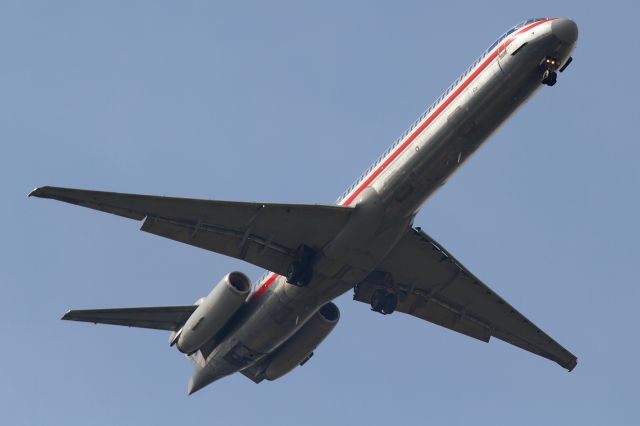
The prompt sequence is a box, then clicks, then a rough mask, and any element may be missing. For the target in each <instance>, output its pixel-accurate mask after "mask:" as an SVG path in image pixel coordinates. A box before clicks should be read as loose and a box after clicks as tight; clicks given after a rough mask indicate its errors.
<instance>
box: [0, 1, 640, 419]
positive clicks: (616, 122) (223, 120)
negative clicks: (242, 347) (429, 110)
mask: <svg viewBox="0 0 640 426" xmlns="http://www.w3.org/2000/svg"><path fill="white" fill-rule="evenodd" d="M232 3H233V5H231V6H228V5H223V4H213V2H199V1H190V2H167V1H153V2H152V1H144V2H142V1H139V2H131V1H111V2H89V1H76V2H68V1H61V2H48V1H44V2H27V1H4V2H2V3H1V4H0V39H1V40H2V42H1V43H0V57H1V58H2V62H1V66H0V138H1V141H2V147H3V154H2V156H1V157H0V186H1V188H2V195H3V201H2V209H1V210H0V215H1V218H2V224H3V231H2V234H3V235H2V239H1V241H2V242H1V243H0V258H1V259H2V260H1V269H0V279H1V283H2V285H1V287H0V315H1V317H0V318H1V319H2V321H0V327H1V335H2V348H3V350H2V351H0V372H1V379H0V413H2V421H3V423H5V424H12V425H45V424H65V425H69V426H71V425H82V426H87V425H114V424H118V425H120V424H121V425H132V424H156V425H176V424H220V425H222V424H230V423H231V422H235V423H237V424H256V423H260V424H265V425H272V424H273V425H276V424H277V425H287V424H306V425H327V424H338V425H341V424H354V423H355V424H358V423H359V424H365V423H366V424H368V425H389V424H409V423H412V424H451V425H464V424H505V425H506V424H514V423H516V424H520V425H539V424H548V423H551V424H581V425H602V424H615V425H630V424H637V421H638V408H637V403H638V396H639V395H640V390H639V387H640V385H639V382H640V373H639V371H640V369H639V367H638V363H637V358H638V349H639V347H640V346H639V343H638V325H639V320H638V314H637V311H638V302H639V301H640V286H639V285H638V284H639V283H638V276H637V265H638V247H640V232H639V231H638V218H639V217H640V193H639V191H638V187H639V185H640V172H639V168H638V166H637V163H638V160H637V159H638V157H639V155H640V145H639V144H638V120H639V118H640V117H639V114H638V110H639V107H638V96H639V93H638V84H637V82H636V81H635V74H636V71H637V69H638V68H639V64H638V55H637V51H638V43H639V41H640V40H639V37H638V35H637V17H638V10H637V9H635V8H631V7H630V6H628V5H630V4H632V2H624V3H623V2H620V4H616V2H583V1H571V2H569V1H534V2H527V3H526V4H527V5H526V6H524V5H522V4H524V3H522V2H517V3H518V5H516V2H512V1H504V2H493V1H485V2H474V3H472V2H469V3H466V2H459V1H447V2H395V1H394V2H386V3H381V2H341V1H337V2H333V1H323V2H317V3H316V4H315V5H308V4H305V5H302V4H301V2H296V1H292V2H279V1H269V2H260V1H257V2H232ZM538 16H568V17H571V18H573V19H575V20H576V21H577V23H578V25H579V27H580V39H579V42H578V48H577V50H576V51H575V54H574V57H575V61H574V62H573V64H572V66H571V67H570V68H569V69H568V70H567V72H566V73H564V74H562V75H561V76H560V77H561V78H560V79H559V82H558V84H557V85H556V86H555V87H553V88H548V87H544V88H542V90H541V91H540V92H539V93H538V94H537V95H536V96H535V98H534V99H532V100H531V101H530V102H529V103H527V104H526V105H525V106H524V107H523V108H522V109H521V110H520V111H519V112H518V113H517V114H516V115H515V116H514V117H513V118H512V119H511V120H510V121H509V122H508V123H507V124H506V125H505V126H503V127H502V128H501V129H500V131H499V132H497V133H496V134H495V135H494V136H493V137H492V138H491V139H490V140H489V141H488V142H487V144H486V145H485V146H484V147H483V148H482V149H481V150H480V151H479V152H478V153H477V154H476V155H475V156H474V157H473V158H472V159H471V160H470V161H469V162H468V163H467V164H466V165H465V166H464V167H463V169H462V170H461V171H460V172H459V173H457V174H456V175H455V177H454V178H452V179H451V180H450V181H449V183H448V184H447V185H446V186H445V187H444V188H443V189H442V190H441V191H439V192H438V193H437V194H436V195H435V196H434V197H433V198H432V199H430V200H429V202H428V203H427V205H426V206H425V207H424V209H423V210H422V211H421V213H420V214H419V215H418V217H417V218H416V225H419V226H422V227H423V228H424V229H425V230H426V231H427V232H428V233H430V234H432V235H433V236H434V237H435V238H436V239H438V240H439V241H440V242H441V243H442V244H443V245H444V246H445V247H447V248H448V249H449V250H450V251H451V252H452V253H453V254H454V255H456V256H457V257H458V258H459V259H460V260H461V261H462V262H463V263H464V264H465V265H466V266H467V267H468V268H469V269H471V270H472V271H473V272H474V273H475V274H477V275H478V276H479V277H480V278H481V279H483V280H484V281H485V282H486V283H487V284H488V285H490V286H491V287H493V288H494V289H495V290H496V291H497V292H499V293H500V294H501V295H502V296H504V297H505V298H506V299H507V300H508V301H510V302H511V303H512V304H514V305H515V306H516V307H517V308H518V309H520V310H521V311H522V312H523V313H525V314H526V315H527V316H529V318H531V319H532V320H534V321H535V322H536V323H537V324H538V325H539V326H540V327H542V328H543V329H544V330H545V331H547V332H548V333H549V334H551V335H552V336H553V337H554V338H556V339H557V340H558V341H559V342H561V343H562V344H563V345H566V347H567V348H569V349H570V350H571V351H573V352H574V353H575V354H576V355H577V356H578V359H579V363H578V367H577V368H576V369H575V370H574V372H572V373H567V372H566V371H564V370H563V369H562V368H561V367H559V366H557V365H555V364H554V363H552V362H550V361H547V360H544V359H542V358H538V357H536V356H533V355H531V354H529V353H527V352H524V351H522V350H519V349H516V348H514V347H511V346H509V345H507V344H504V343H502V342H500V341H492V342H491V343H490V344H484V343H482V342H477V341H475V340H473V339H469V338H467V337H464V336H461V335H458V334H456V333H452V332H449V331H447V330H444V329H441V328H439V327H437V326H434V325H431V324H430V323H426V322H422V321H419V320H417V319H414V318H411V317H407V316H403V315H401V314H398V315H392V316H390V317H382V316H380V315H377V314H374V313H372V312H370V311H369V309H368V307H367V306H366V305H364V304H359V303H356V302H353V301H351V300H350V299H351V295H350V294H347V295H345V296H343V297H341V298H340V299H338V301H337V303H338V305H339V307H340V309H341V311H342V318H341V321H340V324H338V327H337V328H336V330H335V331H334V333H333V334H332V335H331V336H330V337H329V338H328V339H327V340H326V341H325V343H323V344H322V346H321V347H320V348H319V349H318V350H317V351H316V356H315V357H314V358H313V359H312V361H310V362H309V363H308V364H307V365H305V366H304V367H303V368H300V369H298V370H295V371H294V372H293V373H292V374H290V375H288V376H286V377H285V378H283V379H282V380H280V381H277V382H273V383H262V384H260V385H255V384H253V383H252V382H250V381H249V380H247V379H246V378H244V377H242V376H240V375H237V376H234V377H229V378H226V379H224V380H221V381H219V382H217V383H215V384H214V385H212V386H209V387H208V388H206V389H205V390H203V391H200V392H198V393H197V394H195V395H193V396H191V397H187V396H186V383H187V381H188V378H189V376H190V374H191V365H190V364H189V363H188V361H187V360H185V359H184V358H183V357H182V356H181V355H180V354H178V353H177V352H176V351H175V350H174V349H170V348H169V347H168V346H167V335H166V334H165V333H162V332H155V331H150V330H136V329H127V328H120V327H109V326H91V325H87V324H75V323H66V322H62V321H59V317H60V316H61V315H62V314H63V313H64V312H65V311H66V310H67V309H68V308H91V307H117V306H140V305H166V304H186V303H192V302H193V301H194V300H196V299H197V298H198V297H200V296H202V295H204V294H206V293H207V292H208V291H209V290H210V288H211V286H212V285H213V284H214V283H215V282H217V280H218V279H219V278H220V277H221V276H222V275H224V274H225V273H226V272H228V271H230V270H232V269H240V270H243V271H245V272H247V273H248V274H249V275H250V276H251V277H252V278H254V279H255V278H257V277H258V276H259V273H260V271H259V270H258V269H257V268H255V267H252V266H250V265H246V264H243V263H242V262H240V261H236V260H233V259H228V258H225V257H223V256H220V255H216V254H214V253H209V252H206V251H203V250H199V249H196V248H193V247H190V246H186V245H181V244H179V243H176V242H173V241H169V240H166V239H162V238H159V237H154V236H152V235H147V234H145V233H142V232H139V231H138V227H139V224H138V223H136V222H134V221H129V220H126V219H122V218H118V217H113V216H109V215H105V214H102V213H99V212H94V211H90V210H86V209H81V208H79V207H74V206H69V205H65V204H62V203H57V202H53V201H44V200H39V199H27V197H26V194H27V192H28V191H29V190H31V189H32V188H33V187H35V186H39V185H59V186H70V187H81V188H95V189H103V190H114V191H123V192H140V193H149V194H163V195H176V196H186V197H205V198H218V199H236V200H256V201H257V200H260V201H283V202H284V201H286V202H306V203H331V202H333V201H334V199H335V197H336V196H337V195H338V194H339V193H340V192H342V190H343V189H344V188H346V187H347V186H348V185H349V184H350V183H351V182H352V180H353V179H355V178H356V177H357V176H358V175H359V174H360V172H362V171H363V170H364V169H366V168H367V167H368V165H369V164H370V163H371V162H372V161H373V160H374V159H375V158H376V157H377V156H378V155H379V154H380V153H381V152H382V151H383V150H384V149H385V148H386V147H387V146H388V145H389V144H390V143H392V141H393V140H394V139H395V138H396V137H397V136H398V135H399V134H400V133H401V132H402V131H403V130H404V128H405V127H406V126H407V125H408V124H409V123H410V122H412V121H413V119H414V118H416V117H417V115H418V114H419V113H420V112H421V111H422V110H423V109H424V107H426V106H427V105H428V104H429V103H431V102H432V101H433V100H434V99H435V98H436V97H438V95H439V94H440V93H441V91H442V90H443V89H445V88H446V87H447V86H448V85H449V84H450V83H451V82H452V81H453V80H454V79H456V78H457V76H458V75H459V74H460V73H461V72H462V71H463V70H464V69H465V68H466V67H467V65H468V64H470V63H471V62H473V60H474V59H475V58H476V57H477V56H478V55H479V54H480V53H481V52H482V51H483V50H484V49H485V48H486V47H487V46H489V45H490V44H491V43H492V42H493V41H494V39H495V38H496V37H497V36H499V35H500V34H501V33H502V32H503V31H505V30H506V29H507V28H509V27H510V26H512V25H514V24H516V23H518V22H519V21H522V20H524V19H526V18H529V17H538Z"/></svg>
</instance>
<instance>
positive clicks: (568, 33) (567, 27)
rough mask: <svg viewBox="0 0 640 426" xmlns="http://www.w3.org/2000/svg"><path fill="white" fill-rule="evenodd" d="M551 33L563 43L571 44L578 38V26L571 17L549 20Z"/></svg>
mask: <svg viewBox="0 0 640 426" xmlns="http://www.w3.org/2000/svg"><path fill="white" fill-rule="evenodd" d="M551 33H552V34H553V35H554V36H555V37H556V38H557V39H558V40H560V41H561V42H563V43H567V44H573V43H575V42H576V40H578V26H577V25H576V23H575V22H573V21H572V20H571V19H567V18H560V19H556V20H554V21H553V22H551Z"/></svg>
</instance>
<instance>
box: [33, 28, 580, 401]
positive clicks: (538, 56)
mask: <svg viewBox="0 0 640 426" xmlns="http://www.w3.org/2000/svg"><path fill="white" fill-rule="evenodd" d="M577 38H578V28H577V25H576V24H575V22H573V21H572V20H570V19H566V18H537V19H529V20H527V21H525V22H522V23H520V24H518V25H516V26H514V27H512V28H511V29H509V30H508V31H507V32H505V33H504V34H503V35H501V36H500V37H499V38H498V39H497V40H496V41H495V42H494V43H493V44H492V45H491V46H490V47H489V48H488V49H487V50H486V51H484V52H483V53H482V55H481V56H480V57H479V58H478V59H477V60H476V61H475V62H473V64H472V65H471V66H470V67H469V68H468V69H467V70H466V71H465V72H464V73H463V74H462V75H461V76H460V77H459V78H458V79H456V81H455V82H454V83H453V84H452V85H451V86H450V87H449V88H448V89H447V90H446V91H445V92H444V93H443V94H442V95H441V96H440V97H439V98H438V99H437V100H436V101H435V102H434V103H433V104H432V105H431V106H430V107H429V108H428V109H427V110H426V111H425V112H424V113H423V114H422V115H421V116H420V117H419V118H418V119H417V120H416V121H415V122H414V123H413V124H412V125H411V127H410V128H409V129H408V130H407V131H406V132H405V133H404V134H403V135H402V136H401V137H400V138H399V139H398V140H397V141H396V142H395V143H393V144H392V146H390V147H389V148H388V149H387V150H386V151H385V152H384V153H383V154H382V155H381V156H380V157H379V159H378V160H377V161H376V162H375V163H374V164H373V165H371V167H369V169H368V170H367V171H366V172H365V173H364V174H363V175H362V176H361V177H360V178H359V179H357V181H356V182H354V183H353V184H352V185H351V186H350V187H349V188H348V189H347V190H346V191H345V192H344V193H343V194H342V195H340V196H339V197H338V199H337V202H336V205H308V204H281V203H262V202H236V201H219V200H202V199H187V198H172V197H160V196H149V195H137V194H125V193H115V192H102V191H91V190H80V189H68V188H58V187H50V186H44V187H40V188H37V189H35V190H33V191H32V192H31V193H30V194H29V196H34V197H40V198H50V199H55V200H59V201H64V202H67V203H71V204H76V205H79V206H83V207H88V208H91V209H96V210H100V211H103V212H107V213H111V214H115V215H119V216H123V217H125V218H129V219H134V220H138V221H143V222H142V227H141V229H142V231H145V232H149V233H151V234H155V235H159V236H162V237H165V238H169V239H172V240H175V241H179V242H182V243H186V244H190V245H193V246H196V247H200V248H203V249H206V250H210V251H213V252H216V253H221V254H223V255H226V256H231V257H234V258H237V259H241V260H244V261H246V262H249V263H252V264H254V265H257V266H259V267H262V268H265V269H266V270H267V271H268V272H266V274H265V275H264V276H263V277H262V278H261V279H259V281H258V282H257V283H256V285H255V287H254V288H253V289H252V284H251V281H250V279H249V278H248V277H247V276H246V275H245V274H243V273H242V272H237V271H234V272H230V273H228V274H227V275H225V276H224V277H223V278H222V279H221V280H220V281H219V282H218V283H217V284H216V285H215V286H214V288H213V290H212V291H211V292H210V293H209V294H208V295H207V296H206V297H203V298H201V299H199V300H198V301H197V302H196V303H195V304H194V305H185V306H164V307H139V308H116V309H91V310H71V311H68V312H67V313H66V314H65V315H64V316H63V318H62V319H64V320H72V321H84V322H91V323H104V324H115V325H123V326H129V327H142V328H150V329H159V330H166V331H169V332H170V337H169V345H170V346H171V347H173V346H175V347H176V348H177V350H178V351H180V352H182V353H184V354H185V355H186V356H187V357H188V358H189V359H190V360H191V361H192V362H193V364H194V374H193V376H192V377H191V379H190V380H189V384H188V388H187V393H188V394H189V395H190V394H192V393H193V392H195V391H197V390H199V389H202V388H203V387H205V386H207V385H208V384H210V383H212V382H214V381H216V380H218V379H220V378H222V377H225V376H228V375H230V374H233V373H236V372H240V373H241V374H243V375H245V376H246V377H248V378H249V379H251V380H252V381H254V382H255V383H260V382H261V381H263V380H265V379H266V380H276V379H278V378H280V377H282V376H284V375H285V374H287V373H289V372H290V371H291V370H293V369H294V368H296V367H297V366H302V365H304V364H305V363H306V362H307V361H308V360H309V359H310V358H311V357H312V356H313V354H314V351H315V350H316V348H317V347H318V345H320V343H321V342H322V341H323V340H324V339H325V338H326V337H327V336H328V335H329V333H331V331H332V330H333V329H334V327H335V326H336V324H337V322H338V320H339V318H340V311H339V310H338V307H337V306H336V305H335V304H334V303H333V302H332V300H333V299H335V298H336V297H338V296H340V295H341V294H344V293H345V292H347V291H350V290H353V292H354V294H353V298H354V299H355V300H356V301H359V302H364V303H367V304H369V305H370V306H371V310H372V311H375V312H377V313H380V314H383V315H388V314H391V313H393V312H395V311H398V312H403V313H406V314H409V315H412V316H414V317H417V318H421V319H423V320H426V321H430V322H432V323H434V324H437V325H440V326H442V327H446V328H448V329H450V330H453V331H456V332H458V333H461V334H463V335H466V336H469V337H472V338H475V339H478V340H481V341H484V342H489V340H490V338H491V337H495V338H498V339H500V340H503V341H505V342H508V343H510V344H512V345H515V346H518V347H520V348H522V349H524V350H527V351H529V352H532V353H534V354H537V355H539V356H542V357H545V358H548V359H550V360H552V361H555V362H556V363H558V364H559V365H560V366H562V367H564V368H565V369H567V370H568V371H571V370H572V369H573V368H574V367H575V366H576V364H577V358H576V356H575V355H573V354H572V353H571V352H569V351H568V350H566V349H565V348H564V347H563V346H561V345H560V344H558V343H557V342H556V341H555V340H553V339H552V338H551V337H550V336H548V335H547V334H546V333H544V332H543V331H542V330H540V328H538V327H537V326H536V325H535V324H533V323H532V322H531V321H530V320H529V319H527V318H526V317H525V316H524V315H522V314H521V313H520V312H518V311H517V310H516V309H515V308H514V307H512V306H511V305H510V304H509V303H507V302H506V301H505V300H504V299H503V298H502V297H501V296H499V295H498V294H497V293H495V292H494V291H493V290H491V289H490V288H489V287H488V286H487V285H485V284H484V283H483V282H482V281H481V280H480V279H478V278H477V277H476V276H474V275H473V274H472V273H471V272H469V270H467V269H466V268H465V267H464V266H463V265H462V264H461V263H460V262H459V261H458V260H457V259H456V258H455V257H453V255H451V254H450V253H449V252H448V251H447V250H446V249H445V248H444V247H443V246H442V245H441V244H440V243H438V242H436V241H435V240H434V239H433V238H431V237H430V236H429V235H428V234H427V233H425V232H424V231H423V230H422V229H421V228H420V227H414V226H413V221H414V217H415V215H416V213H417V212H418V209H419V208H420V207H421V205H422V204H423V203H424V202H425V201H426V200H427V199H428V198H429V197H430V196H431V195H432V194H433V193H434V192H435V191H436V190H437V189H438V188H440V187H441V186H442V185H443V184H444V183H445V182H446V180H447V179H448V178H449V177H450V176H451V174H452V173H454V172H455V171H456V170H457V169H458V168H459V167H460V165H461V164H462V163H464V161H466V160H467V159H468V158H469V157H470V156H471V154H473V153H474V152H475V151H476V149H477V148H478V147H479V146H480V145H481V144H482V143H483V142H484V141H485V140H486V139H487V138H488V137H489V136H490V135H491V133H492V132H494V131H495V130H496V129H497V128H498V126H500V125H501V124H502V123H503V122H504V121H505V120H506V119H507V118H508V117H509V116H510V115H511V114H512V113H513V112H514V111H515V110H516V109H517V108H518V107H519V106H520V105H522V104H523V103H524V102H525V101H526V100H527V99H528V98H529V97H530V96H532V94H533V93H534V92H536V90H537V89H538V88H540V87H541V86H543V85H546V86H553V85H555V84H556V81H557V78H558V73H562V72H563V71H564V70H565V69H566V68H567V66H568V65H569V64H570V63H571V61H572V57H571V52H572V51H573V49H574V47H575V43H576V41H577Z"/></svg>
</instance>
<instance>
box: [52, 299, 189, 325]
mask: <svg viewBox="0 0 640 426" xmlns="http://www.w3.org/2000/svg"><path fill="white" fill-rule="evenodd" d="M197 307H198V306H196V305H186V306H154V307H148V308H114V309H85V310H75V311H68V312H67V313H66V314H64V316H63V317H62V319H63V320H69V321H82V322H92V323H94V324H112V325H125V326H127V327H140V328H154V329H156V330H169V331H177V330H179V329H180V327H182V325H183V324H184V323H185V322H186V321H187V319H189V316H191V314H192V313H193V311H195V310H196V308H197Z"/></svg>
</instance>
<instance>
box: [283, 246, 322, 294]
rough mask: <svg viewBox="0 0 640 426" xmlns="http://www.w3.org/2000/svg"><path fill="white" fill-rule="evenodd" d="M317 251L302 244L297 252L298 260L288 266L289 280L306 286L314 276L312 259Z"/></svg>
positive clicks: (296, 284) (291, 282) (300, 285)
mask: <svg viewBox="0 0 640 426" xmlns="http://www.w3.org/2000/svg"><path fill="white" fill-rule="evenodd" d="M315 254H316V253H315V251H314V250H313V249H312V248H310V247H307V246H304V245H303V246H300V247H299V248H298V251H297V253H296V260H294V261H293V262H291V263H290V264H289V267H288V268H287V277H286V278H287V282H288V283H289V284H293V285H295V286H298V287H306V286H307V285H308V284H309V283H310V282H311V279H312V278H313V269H312V267H311V261H312V260H313V256H314V255H315Z"/></svg>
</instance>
